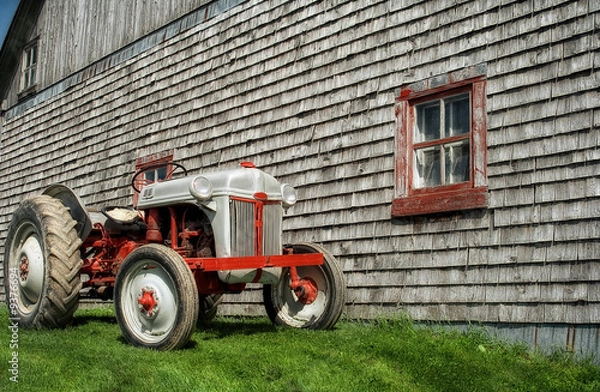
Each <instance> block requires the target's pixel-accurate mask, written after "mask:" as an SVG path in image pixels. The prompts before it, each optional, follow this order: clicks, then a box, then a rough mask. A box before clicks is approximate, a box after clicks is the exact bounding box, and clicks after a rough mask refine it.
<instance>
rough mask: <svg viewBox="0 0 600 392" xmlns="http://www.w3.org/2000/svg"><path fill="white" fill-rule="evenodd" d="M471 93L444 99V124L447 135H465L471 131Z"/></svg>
mask: <svg viewBox="0 0 600 392" xmlns="http://www.w3.org/2000/svg"><path fill="white" fill-rule="evenodd" d="M469 106H470V105H469V94H468V93H467V94H462V95H457V96H454V97H450V98H446V99H445V100H444V108H445V110H444V118H445V121H444V126H445V129H446V137H450V136H457V135H464V134H465V133H469V131H470V128H471V127H470V122H471V121H470V118H471V115H470V113H469Z"/></svg>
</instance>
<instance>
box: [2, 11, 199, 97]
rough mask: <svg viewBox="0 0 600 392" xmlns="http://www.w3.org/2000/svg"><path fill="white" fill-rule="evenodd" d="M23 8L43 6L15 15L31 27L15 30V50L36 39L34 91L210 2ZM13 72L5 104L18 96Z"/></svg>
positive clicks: (44, 87)
mask: <svg viewBox="0 0 600 392" xmlns="http://www.w3.org/2000/svg"><path fill="white" fill-rule="evenodd" d="M23 3H24V4H29V3H31V4H33V5H32V6H31V7H28V9H29V8H36V7H38V6H39V4H44V5H43V6H42V7H41V10H37V8H36V9H35V10H34V11H36V12H28V10H27V9H23V10H22V13H21V14H17V17H16V18H17V19H19V20H18V22H19V24H23V25H33V27H32V28H28V29H19V30H18V31H17V30H16V29H15V31H14V32H13V34H16V35H24V36H13V37H10V36H9V39H12V40H13V41H14V42H16V46H17V47H18V48H21V49H22V47H23V45H26V44H28V43H29V42H32V41H33V40H36V39H37V40H39V43H38V56H39V58H40V59H41V60H42V61H43V63H42V64H41V65H42V66H41V67H40V69H39V71H40V72H39V73H38V83H37V91H41V90H44V89H46V88H47V87H49V86H51V85H53V84H54V83H56V82H58V81H60V80H62V79H64V78H66V77H68V76H69V75H72V74H73V73H75V72H77V71H80V70H82V69H83V68H85V67H87V66H89V65H90V64H93V63H94V62H96V61H98V60H100V59H102V58H104V57H106V56H108V55H110V54H112V53H114V52H115V51H117V50H119V49H121V48H123V47H125V46H127V45H129V44H131V43H133V42H135V41H136V40H138V39H140V38H141V37H144V36H146V35H148V34H149V33H151V32H153V31H155V30H158V29H159V28H161V27H163V26H165V25H167V24H168V23H170V22H172V21H173V20H175V19H178V18H180V17H181V16H183V15H185V14H188V13H190V12H192V11H193V10H197V9H198V8H200V7H202V6H204V5H206V4H207V3H210V0H161V1H156V0H127V1H109V2H103V1H94V0H83V1H73V0H57V1H38V0H36V1H30V0H24V1H23ZM16 71H17V72H16V73H13V75H12V76H13V78H14V79H13V83H12V87H11V88H10V90H9V91H8V94H7V100H8V101H7V103H6V106H7V107H11V106H13V105H14V104H15V103H16V102H17V101H18V98H19V92H20V91H19V87H20V84H19V78H18V77H19V75H18V68H17V69H16Z"/></svg>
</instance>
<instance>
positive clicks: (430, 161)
mask: <svg viewBox="0 0 600 392" xmlns="http://www.w3.org/2000/svg"><path fill="white" fill-rule="evenodd" d="M415 161H416V162H415V177H416V178H415V187H416V188H425V187H430V186H439V185H441V178H440V149H439V147H437V146H436V147H429V148H421V149H419V150H415Z"/></svg>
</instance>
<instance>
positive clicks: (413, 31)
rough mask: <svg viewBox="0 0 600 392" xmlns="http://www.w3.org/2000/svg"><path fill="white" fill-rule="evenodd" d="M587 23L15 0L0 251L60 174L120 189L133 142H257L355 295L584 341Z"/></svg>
mask: <svg viewBox="0 0 600 392" xmlns="http://www.w3.org/2000/svg"><path fill="white" fill-rule="evenodd" d="M599 30H600V2H596V1H588V0H576V1H567V0H505V1H502V2H492V1H487V0H441V1H432V0H404V1H396V0H377V1H366V0H338V1H332V0H326V1H316V0H303V1H290V0H284V1H267V0H212V1H209V0H178V1H175V0H169V1H150V0H122V1H108V2H96V1H80V0H46V1H34V0H22V1H21V2H20V5H19V8H18V10H17V12H16V15H15V17H14V20H13V23H12V25H11V27H10V30H9V33H8V36H7V39H6V40H5V42H4V44H3V46H2V50H1V52H0V74H1V77H0V94H1V99H2V106H1V109H2V110H1V117H0V140H1V150H0V162H1V164H0V201H1V202H0V255H3V254H4V251H3V246H4V243H3V242H4V241H3V238H5V236H6V230H7V226H8V224H9V222H10V219H11V214H12V212H13V211H14V210H15V209H16V208H17V206H18V204H19V202H20V201H21V200H22V199H23V198H25V197H27V196H30V195H34V194H39V193H40V192H41V191H42V190H43V189H44V188H45V187H47V186H48V185H50V184H52V183H56V182H60V183H63V184H65V185H67V186H69V187H70V188H72V189H73V190H75V191H76V192H77V194H78V195H79V196H80V197H81V199H82V200H83V201H84V202H85V203H86V205H87V206H89V207H92V208H101V207H102V206H103V205H131V203H132V195H133V192H132V190H131V187H130V183H131V176H132V175H133V173H134V171H135V168H136V165H139V164H140V163H141V162H152V161H161V160H162V161H171V160H173V161H177V162H180V163H182V164H183V165H185V166H186V167H187V168H188V169H189V170H190V171H191V172H193V173H200V172H203V171H210V170H216V169H221V168H230V167H235V166H237V165H239V163H240V162H241V161H252V162H254V164H255V165H256V166H257V167H259V168H261V169H263V170H265V171H266V172H269V173H270V174H272V175H274V176H275V177H277V178H278V179H279V180H281V181H283V182H288V183H290V184H293V185H294V186H295V187H296V189H297V191H298V194H299V198H300V200H301V201H300V202H299V203H298V204H296V205H295V206H294V207H292V208H291V209H290V210H289V211H288V214H287V216H286V217H285V220H284V236H285V239H286V240H288V241H304V240H307V241H313V242H317V243H320V244H322V245H323V246H325V247H326V248H327V249H329V250H330V251H331V252H332V253H333V254H334V255H335V256H336V257H337V259H338V260H339V261H340V262H341V264H342V266H343V270H344V274H345V277H346V280H347V289H348V298H347V303H346V305H345V317H347V318H373V317H384V316H386V315H393V314H397V313H398V312H404V313H406V314H408V315H409V316H410V317H412V318H413V319H414V320H417V321H433V322H440V323H443V324H444V325H446V324H448V325H455V326H458V327H462V326H466V325H470V324H472V323H477V324H482V325H486V326H487V327H488V328H489V329H490V330H491V331H494V332H497V333H499V334H500V335H502V336H506V337H508V338H510V339H518V340H523V341H526V342H528V343H530V344H532V345H533V346H538V347H566V348H568V349H570V350H574V351H576V352H578V353H584V354H595V355H598V354H600V342H599V340H600V325H599V324H600V266H599V261H600V220H599V218H600V178H599V173H600V148H599V145H600V94H599V91H600V72H599V70H600V50H599V49H600V35H599V33H598V31H599ZM0 257H1V256H0ZM261 300H262V299H261V297H260V295H259V289H258V288H257V289H253V290H248V291H245V292H244V293H243V294H241V295H236V296H229V297H227V298H226V300H225V302H224V303H223V304H222V305H221V307H220V311H221V312H222V313H223V314H251V315H255V314H263V309H262V305H261Z"/></svg>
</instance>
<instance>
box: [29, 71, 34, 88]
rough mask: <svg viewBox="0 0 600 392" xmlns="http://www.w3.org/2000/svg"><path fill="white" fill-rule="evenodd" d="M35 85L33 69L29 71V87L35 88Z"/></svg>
mask: <svg viewBox="0 0 600 392" xmlns="http://www.w3.org/2000/svg"><path fill="white" fill-rule="evenodd" d="M34 84H35V68H32V69H31V70H30V71H29V86H28V87H30V86H33V85H34Z"/></svg>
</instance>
